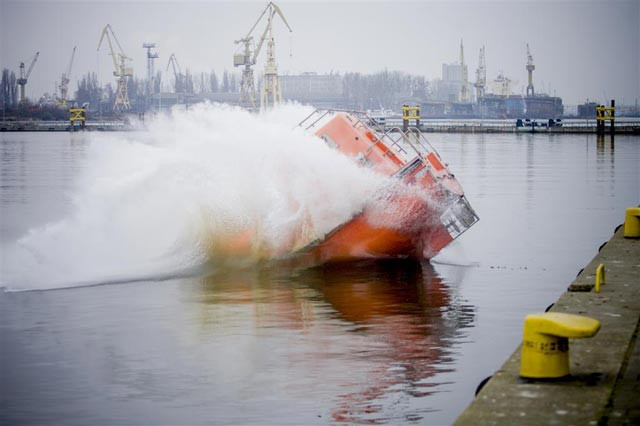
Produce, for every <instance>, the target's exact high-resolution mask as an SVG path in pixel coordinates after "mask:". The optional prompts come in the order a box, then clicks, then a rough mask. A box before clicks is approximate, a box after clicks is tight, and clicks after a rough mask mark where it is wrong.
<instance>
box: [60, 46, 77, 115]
mask: <svg viewBox="0 0 640 426" xmlns="http://www.w3.org/2000/svg"><path fill="white" fill-rule="evenodd" d="M75 55H76V46H73V51H72V52H71V59H70V60H69V66H67V69H66V72H63V73H62V76H61V77H60V85H59V86H58V89H60V99H59V100H58V102H59V104H60V105H62V106H63V107H64V106H67V94H68V93H69V81H70V80H69V77H71V67H72V66H73V58H74V57H75Z"/></svg>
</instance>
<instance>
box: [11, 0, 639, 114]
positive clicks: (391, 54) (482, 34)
mask: <svg viewBox="0 0 640 426" xmlns="http://www.w3.org/2000/svg"><path fill="white" fill-rule="evenodd" d="M266 4H267V2H266V1H259V2H254V1H242V2H240V1H235V2H222V1H189V2H178V1H131V0H129V1H65V2H60V1H53V0H52V1H44V0H40V1H25V0H0V18H1V19H0V21H1V23H0V38H1V42H0V43H1V46H0V48H1V51H0V59H1V61H0V66H1V67H2V68H9V69H11V70H14V71H16V73H17V72H18V66H19V62H20V61H25V62H27V66H28V61H29V60H30V58H31V57H32V56H33V55H34V54H35V52H36V51H40V58H39V60H38V62H37V64H36V66H35V68H34V70H33V73H32V75H31V78H30V80H29V83H28V84H27V96H29V97H32V98H33V97H36V96H39V95H40V94H42V93H43V92H45V91H48V92H53V90H54V84H55V82H56V81H59V79H60V74H61V73H62V72H63V70H64V69H65V68H66V66H67V63H68V61H69V58H70V55H71V50H72V49H73V46H74V45H76V46H77V47H78V51H77V53H76V59H75V63H74V66H73V71H72V81H71V84H70V92H71V93H73V92H74V91H75V89H76V79H77V78H78V77H79V76H81V75H82V74H84V73H86V72H87V71H89V70H91V71H96V72H97V73H98V76H99V78H100V80H101V81H102V82H105V83H106V82H108V81H115V80H114V78H113V77H112V74H111V72H112V70H113V65H112V63H111V58H110V57H109V56H108V54H107V49H106V46H103V47H102V48H101V50H100V51H99V52H97V51H96V47H97V45H98V41H99V37H100V33H101V31H102V28H103V27H104V26H105V25H106V24H107V23H109V24H111V26H112V27H113V29H114V31H115V33H116V36H117V37H118V39H119V41H120V43H121V44H122V46H123V48H124V50H125V52H126V54H127V55H129V56H130V57H132V58H133V61H132V66H133V68H134V72H135V74H136V75H137V76H139V77H143V76H145V75H146V58H145V52H146V51H145V50H144V49H143V48H142V43H143V42H145V41H148V42H155V43H157V46H158V48H157V51H158V53H159V55H160V58H159V59H158V60H157V61H156V69H161V70H162V71H164V70H165V67H166V65H167V60H168V58H169V55H170V54H171V53H172V52H174V53H175V54H176V57H177V58H178V61H179V63H180V65H181V67H182V68H183V70H184V69H185V68H189V69H190V70H191V71H192V72H194V73H197V72H200V71H210V70H212V69H213V70H215V71H216V72H217V73H218V75H219V76H220V75H221V74H222V71H223V70H224V69H227V70H229V71H230V70H232V69H233V62H232V57H233V54H234V53H235V52H236V50H237V49H238V46H236V45H235V44H234V43H233V41H234V40H236V39H238V38H240V37H242V36H244V35H245V34H246V33H247V31H248V30H249V29H250V28H251V26H252V25H253V24H254V22H255V20H256V19H257V18H258V16H259V14H260V13H261V12H262V10H263V9H264V7H265V6H266ZM277 4H278V5H279V6H280V7H281V9H282V11H283V13H284V15H285V17H286V18H287V21H288V22H289V24H290V25H291V27H292V29H293V33H291V34H289V33H288V31H286V30H285V27H284V25H283V24H282V22H276V45H277V49H276V59H277V61H278V63H279V71H280V73H289V74H295V73H299V72H304V71H316V72H319V73H325V72H327V73H328V72H330V71H334V72H345V71H360V72H375V71H379V70H382V69H384V68H387V69H389V70H401V71H407V72H411V73H415V74H420V75H424V76H426V77H427V78H428V79H433V78H439V77H441V72H442V63H450V62H454V61H457V60H458V57H459V44H460V39H464V46H465V60H466V62H467V64H468V66H469V78H470V80H473V79H475V69H476V66H477V63H478V51H479V48H480V47H481V46H482V45H485V46H486V62H487V78H488V80H491V79H493V78H495V77H496V75H497V73H498V72H500V71H503V72H504V73H505V75H506V76H508V77H510V78H511V79H514V80H517V81H518V84H517V85H516V88H517V89H516V90H517V92H523V90H524V89H523V88H524V86H526V80H527V72H526V70H525V64H526V44H527V43H529V45H530V47H531V52H532V54H533V57H534V62H535V65H536V70H535V71H534V85H535V87H536V92H542V91H544V92H548V93H550V94H556V95H557V96H561V97H563V98H564V102H565V104H577V103H581V102H583V101H585V100H586V99H587V98H589V99H595V100H598V101H601V102H602V101H603V100H604V97H605V96H606V97H607V98H608V99H609V98H615V99H616V100H617V101H618V103H621V102H622V101H624V103H625V104H633V103H634V102H635V101H636V99H638V98H640V30H639V27H640V0H632V1H570V2H523V1H517V2H485V1H473V2H451V1H449V2H431V1H414V2H398V1H378V2H371V1H352V2H343V1H331V2H329V1H323V2H320V1H279V2H277ZM258 31H260V29H258V30H257V32H258ZM264 53H266V52H263V55H264ZM262 60H263V59H262V58H261V59H260V60H259V63H258V67H257V68H256V70H257V71H259V72H261V70H262V67H261V65H262V63H263V62H262Z"/></svg>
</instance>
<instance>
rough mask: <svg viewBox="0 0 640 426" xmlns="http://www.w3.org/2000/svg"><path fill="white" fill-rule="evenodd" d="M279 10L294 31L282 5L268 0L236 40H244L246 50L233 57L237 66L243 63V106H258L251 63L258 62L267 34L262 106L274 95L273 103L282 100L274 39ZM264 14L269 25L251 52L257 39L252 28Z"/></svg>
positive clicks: (241, 86)
mask: <svg viewBox="0 0 640 426" xmlns="http://www.w3.org/2000/svg"><path fill="white" fill-rule="evenodd" d="M276 14H278V15H279V16H280V18H281V19H282V21H283V22H284V24H285V25H286V26H287V28H288V29H289V31H290V32H292V30H291V27H290V26H289V24H288V23H287V20H286V19H285V17H284V15H283V14H282V11H281V10H280V8H279V7H278V6H276V4H275V3H273V2H269V4H268V5H267V7H266V8H265V9H264V10H263V11H262V13H261V14H260V17H259V18H258V20H257V21H256V23H255V24H253V26H252V27H251V29H250V30H249V32H248V33H247V35H246V36H244V37H243V38H241V39H239V40H235V41H234V43H235V44H240V43H242V44H244V52H243V53H237V54H235V55H234V57H233V65H234V66H236V67H238V66H243V65H244V69H243V70H242V82H241V84H240V105H242V106H245V107H248V108H252V109H255V107H256V93H255V85H254V82H253V69H252V68H251V67H252V66H253V65H255V64H256V60H257V58H258V55H259V54H260V50H261V49H262V46H263V45H264V42H265V40H266V39H267V38H268V39H269V41H268V42H267V62H266V64H265V68H264V79H263V81H262V88H261V91H260V108H261V109H264V108H267V107H268V106H269V97H271V98H272V101H273V102H272V103H273V105H276V104H277V103H280V102H281V101H282V90H281V88H280V81H279V80H278V66H277V64H276V62H275V40H274V38H273V18H274V16H275V15H276ZM265 15H266V16H267V26H266V27H265V29H264V32H263V33H262V36H261V37H260V41H259V43H258V46H257V47H256V48H254V51H253V53H252V52H251V48H252V45H253V42H254V39H253V35H252V33H253V30H254V29H255V28H256V27H257V26H258V24H259V23H260V21H261V20H262V18H263V17H264V16H265Z"/></svg>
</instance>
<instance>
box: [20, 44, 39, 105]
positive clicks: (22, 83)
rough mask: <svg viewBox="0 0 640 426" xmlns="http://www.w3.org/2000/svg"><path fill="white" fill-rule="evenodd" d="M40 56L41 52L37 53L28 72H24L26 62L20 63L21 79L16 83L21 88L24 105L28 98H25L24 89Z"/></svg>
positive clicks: (21, 101)
mask: <svg viewBox="0 0 640 426" xmlns="http://www.w3.org/2000/svg"><path fill="white" fill-rule="evenodd" d="M38 56H40V52H36V54H35V56H34V57H33V59H32V60H31V64H30V65H29V69H28V70H27V72H26V73H25V72H24V62H20V78H19V79H18V80H17V81H16V83H18V85H19V86H20V103H21V104H22V103H24V102H25V100H26V98H25V96H24V87H25V86H26V85H27V81H28V80H29V76H30V75H31V71H33V67H34V66H35V64H36V61H37V60H38Z"/></svg>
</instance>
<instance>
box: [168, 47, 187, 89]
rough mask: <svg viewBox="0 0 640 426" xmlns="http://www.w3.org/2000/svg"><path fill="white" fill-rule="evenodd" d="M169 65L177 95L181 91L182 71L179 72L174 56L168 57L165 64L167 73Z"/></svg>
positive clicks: (173, 54)
mask: <svg viewBox="0 0 640 426" xmlns="http://www.w3.org/2000/svg"><path fill="white" fill-rule="evenodd" d="M169 65H171V67H172V68H173V75H174V77H175V79H176V82H175V92H176V93H179V92H181V91H182V89H183V87H182V71H181V70H180V65H179V64H178V60H177V59H176V54H175V53H172V54H171V56H169V62H167V71H169Z"/></svg>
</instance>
